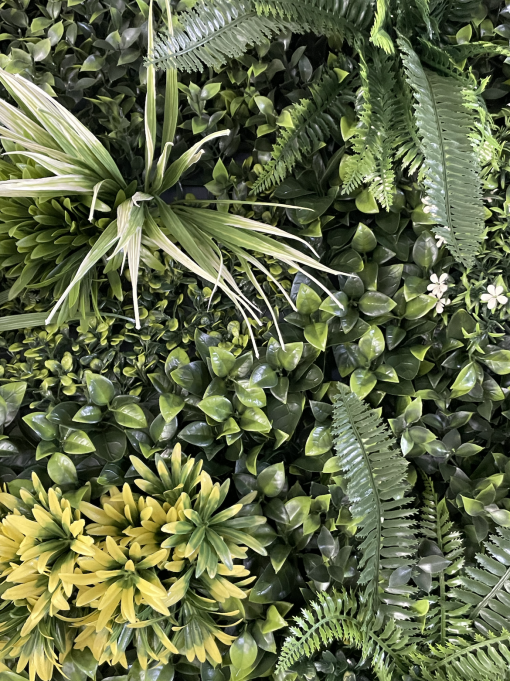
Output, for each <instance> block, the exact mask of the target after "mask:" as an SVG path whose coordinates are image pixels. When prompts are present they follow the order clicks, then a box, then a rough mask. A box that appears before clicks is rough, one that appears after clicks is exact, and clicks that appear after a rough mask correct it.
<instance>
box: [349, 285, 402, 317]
mask: <svg viewBox="0 0 510 681" xmlns="http://www.w3.org/2000/svg"><path fill="white" fill-rule="evenodd" d="M358 304H359V309H360V310H361V312H363V314H365V315H367V316H368V317H378V316H379V315H384V314H387V313H388V312H391V310H393V308H394V307H396V303H395V302H394V301H393V300H392V299H391V298H389V297H388V296H385V295H384V293H379V292H378V291H369V292H368V293H364V294H363V295H362V296H361V298H360V300H359V303H358Z"/></svg>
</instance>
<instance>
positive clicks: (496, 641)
mask: <svg viewBox="0 0 510 681" xmlns="http://www.w3.org/2000/svg"><path fill="white" fill-rule="evenodd" d="M509 643H510V633H508V632H507V631H503V632H502V633H501V635H500V636H494V635H493V634H489V636H487V637H483V636H481V635H479V634H477V635H476V637H475V639H474V640H462V641H460V642H459V643H455V644H453V643H448V644H447V645H444V646H439V645H438V646H431V648H430V651H427V654H425V655H424V654H421V655H419V656H417V657H416V662H418V663H419V664H420V666H421V670H420V671H421V675H420V676H419V677H418V678H420V679H423V681H507V679H508V670H509V668H510V648H509V647H508V646H509Z"/></svg>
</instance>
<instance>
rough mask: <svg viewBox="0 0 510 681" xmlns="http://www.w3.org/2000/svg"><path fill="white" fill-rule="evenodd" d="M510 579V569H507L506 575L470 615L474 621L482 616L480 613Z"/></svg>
mask: <svg viewBox="0 0 510 681" xmlns="http://www.w3.org/2000/svg"><path fill="white" fill-rule="evenodd" d="M509 579H510V568H508V569H507V571H506V572H505V574H504V575H503V576H502V577H501V578H500V579H499V581H498V582H497V583H496V584H494V586H493V587H492V589H491V590H490V591H489V593H488V594H487V595H486V596H484V597H483V598H482V600H481V601H480V603H478V605H477V606H476V607H475V608H474V609H473V612H472V613H471V614H470V615H469V618H470V619H472V620H474V619H475V617H478V615H479V614H480V611H481V610H483V608H485V607H486V606H487V605H488V604H489V603H490V601H491V599H492V598H495V597H496V596H497V595H498V593H499V592H500V591H501V589H502V588H503V585H504V584H505V582H507V581H508V580H509Z"/></svg>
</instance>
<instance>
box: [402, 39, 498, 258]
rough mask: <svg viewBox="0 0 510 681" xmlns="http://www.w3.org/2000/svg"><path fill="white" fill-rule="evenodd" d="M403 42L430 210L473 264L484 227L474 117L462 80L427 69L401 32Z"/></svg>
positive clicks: (456, 251) (458, 253)
mask: <svg viewBox="0 0 510 681" xmlns="http://www.w3.org/2000/svg"><path fill="white" fill-rule="evenodd" d="M399 45H400V48H401V54H402V59H403V62H404V67H405V70H406V75H407V80H408V83H409V85H410V87H411V88H412V89H413V92H414V95H415V100H416V103H415V116H416V123H417V126H418V131H419V134H420V137H421V140H422V149H423V155H424V164H425V173H424V180H423V182H424V185H425V188H426V197H425V199H424V203H425V205H426V210H427V211H428V212H429V213H430V215H431V216H432V217H433V219H434V220H435V222H436V223H437V225H438V226H437V227H436V229H435V232H436V234H437V235H438V236H440V237H442V238H443V239H444V240H445V242H446V244H447V246H448V248H449V249H450V251H451V252H452V254H453V255H454V257H455V258H457V259H458V260H460V261H461V262H462V263H463V264H465V265H466V266H470V265H471V264H472V263H473V261H474V258H475V256H476V254H477V252H478V248H479V245H480V242H481V240H482V238H483V231H484V207H483V203H482V193H481V180H480V167H479V158H478V154H477V153H476V151H475V150H474V149H473V146H472V143H471V134H472V130H473V127H474V125H473V120H474V117H473V115H472V113H471V115H470V112H469V109H468V107H467V106H466V102H465V99H466V97H465V89H464V86H463V84H462V83H460V82H458V81H457V80H456V79H454V78H445V77H444V76H439V75H437V74H436V73H433V72H431V71H427V70H425V69H424V68H423V66H422V64H421V62H420V60H419V58H418V56H417V55H416V53H415V52H414V50H413V49H412V47H411V45H410V43H409V42H408V41H407V40H405V39H403V38H399Z"/></svg>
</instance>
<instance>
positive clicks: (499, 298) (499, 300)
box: [498, 296, 508, 305]
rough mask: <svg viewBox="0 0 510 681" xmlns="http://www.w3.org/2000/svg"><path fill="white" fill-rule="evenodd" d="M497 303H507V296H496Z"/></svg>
mask: <svg viewBox="0 0 510 681" xmlns="http://www.w3.org/2000/svg"><path fill="white" fill-rule="evenodd" d="M498 303H501V305H504V304H505V303H508V298H507V297H506V296H498Z"/></svg>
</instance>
